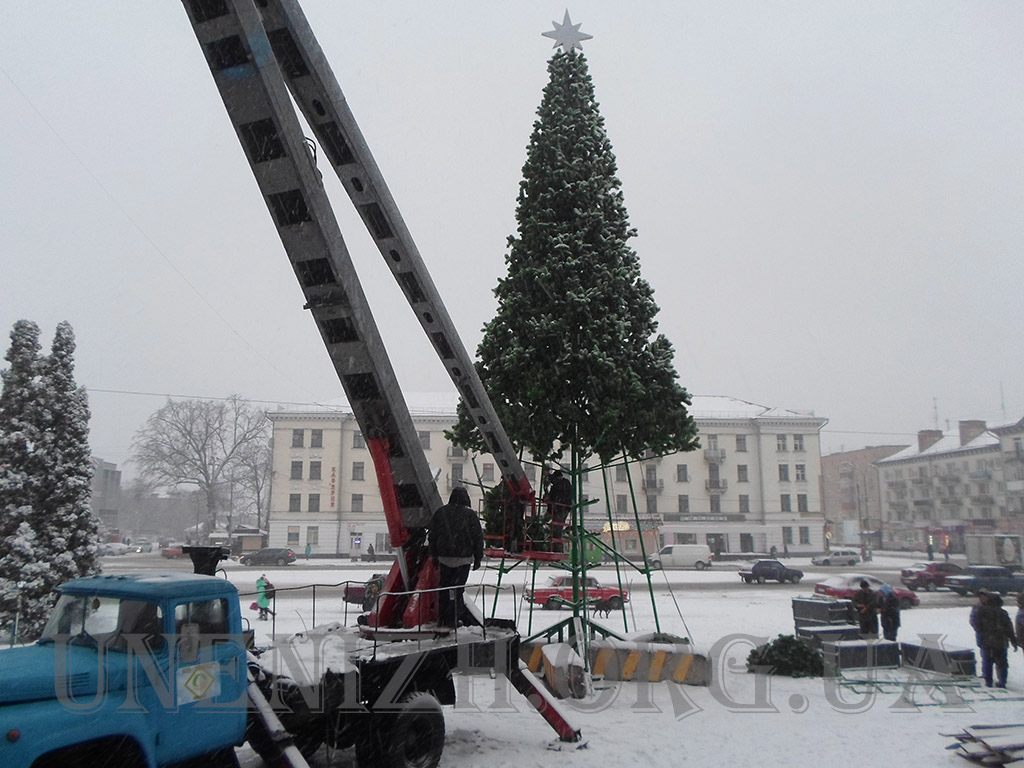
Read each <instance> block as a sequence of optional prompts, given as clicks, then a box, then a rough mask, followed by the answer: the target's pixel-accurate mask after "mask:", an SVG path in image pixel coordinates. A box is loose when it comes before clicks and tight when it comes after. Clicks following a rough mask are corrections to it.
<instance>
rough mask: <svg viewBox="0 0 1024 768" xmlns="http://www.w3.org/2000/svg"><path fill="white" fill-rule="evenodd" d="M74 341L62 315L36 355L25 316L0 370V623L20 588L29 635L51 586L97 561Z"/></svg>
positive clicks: (8, 617) (35, 332)
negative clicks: (48, 343)
mask: <svg viewBox="0 0 1024 768" xmlns="http://www.w3.org/2000/svg"><path fill="white" fill-rule="evenodd" d="M74 350H75V342H74V333H73V332H72V330H71V326H70V325H68V324H67V323H61V324H60V325H58V327H57V332H56V334H55V335H54V340H53V346H52V349H51V354H50V355H49V356H47V357H45V358H44V357H42V356H40V346H39V328H38V326H37V325H36V324H35V323H32V322H30V321H27V320H20V321H18V322H17V323H15V325H14V328H13V330H12V331H11V346H10V349H9V350H8V352H7V355H6V356H5V359H6V360H7V361H8V363H10V367H9V368H7V369H5V370H4V371H3V372H2V374H0V376H2V380H3V388H2V390H0V626H3V627H4V628H5V629H10V627H11V625H12V624H13V618H14V611H15V610H16V609H17V607H18V604H19V603H18V600H17V595H18V594H20V595H21V602H20V605H21V610H22V621H21V622H20V626H19V635H20V636H21V637H22V638H24V639H31V638H32V637H33V635H34V634H37V633H38V631H39V630H40V629H41V628H42V623H41V621H42V620H41V618H40V617H45V614H46V613H47V612H48V611H49V608H50V606H51V605H52V604H53V599H54V597H55V594H54V587H56V586H57V585H58V584H60V583H62V582H64V581H67V580H68V579H71V578H75V577H76V576H81V575H85V574H88V573H94V572H95V571H96V570H97V566H96V539H97V524H96V520H95V518H94V517H93V515H92V513H91V510H90V505H89V501H90V493H91V489H90V480H91V478H92V463H91V461H90V456H89V444H88V428H89V427H88V422H89V410H88V406H87V403H86V398H85V392H84V390H82V389H81V388H79V387H77V386H76V385H75V381H74ZM30 562H31V563H34V565H33V567H32V568H27V566H26V564H27V563H30Z"/></svg>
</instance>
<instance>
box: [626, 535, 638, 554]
mask: <svg viewBox="0 0 1024 768" xmlns="http://www.w3.org/2000/svg"><path fill="white" fill-rule="evenodd" d="M638 544H639V542H638V540H637V539H634V538H628V539H626V540H625V541H623V542H622V548H623V550H624V551H626V552H637V551H638V550H639V546H638Z"/></svg>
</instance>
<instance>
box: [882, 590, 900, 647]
mask: <svg viewBox="0 0 1024 768" xmlns="http://www.w3.org/2000/svg"><path fill="white" fill-rule="evenodd" d="M878 615H879V617H880V618H881V620H882V637H884V638H885V639H886V640H893V641H895V640H896V633H897V632H898V631H899V628H900V599H899V598H898V597H896V593H895V592H894V591H893V589H892V587H890V586H889V585H888V584H883V585H882V587H881V589H879V590H878Z"/></svg>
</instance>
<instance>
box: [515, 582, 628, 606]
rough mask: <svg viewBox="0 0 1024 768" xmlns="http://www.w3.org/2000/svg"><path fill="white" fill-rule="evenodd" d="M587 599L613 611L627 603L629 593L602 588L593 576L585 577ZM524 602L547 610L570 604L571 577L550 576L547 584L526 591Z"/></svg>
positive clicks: (612, 588)
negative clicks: (530, 602) (535, 604)
mask: <svg viewBox="0 0 1024 768" xmlns="http://www.w3.org/2000/svg"><path fill="white" fill-rule="evenodd" d="M586 586H587V599H588V600H590V601H592V602H601V603H603V604H605V605H606V606H607V607H608V608H610V609H611V610H613V611H617V610H619V609H620V608H622V604H623V603H628V602H629V592H627V591H625V590H620V589H619V588H618V587H602V586H601V585H600V584H598V583H597V579H595V578H594V577H593V576H587V582H586ZM523 599H524V600H531V601H532V602H534V603H537V604H538V605H543V606H544V608H545V609H547V610H555V609H557V608H560V607H561V606H562V605H563V604H564V602H572V576H552V577H550V578H549V579H548V583H547V584H545V585H544V586H543V587H537V589H535V590H529V589H528V590H526V592H525V593H524V595H523Z"/></svg>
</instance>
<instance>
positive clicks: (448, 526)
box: [430, 486, 484, 629]
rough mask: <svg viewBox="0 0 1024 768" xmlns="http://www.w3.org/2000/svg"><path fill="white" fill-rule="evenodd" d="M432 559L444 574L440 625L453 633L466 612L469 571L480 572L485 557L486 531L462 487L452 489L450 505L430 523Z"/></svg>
mask: <svg viewBox="0 0 1024 768" xmlns="http://www.w3.org/2000/svg"><path fill="white" fill-rule="evenodd" d="M430 556H431V557H432V558H434V561H435V562H436V563H437V564H438V567H439V568H440V574H441V579H440V583H439V584H438V586H440V587H441V591H440V592H439V593H438V618H437V623H438V624H439V625H441V626H445V627H452V628H453V629H454V628H455V626H457V623H458V620H459V617H460V616H462V611H463V609H464V603H463V596H462V593H463V592H464V591H465V590H464V587H465V584H466V580H467V579H468V578H469V568H470V566H472V567H473V570H474V571H475V570H476V569H477V568H479V567H480V561H481V560H482V559H483V556H484V533H483V529H481V527H480V520H479V519H478V518H477V516H476V512H474V511H473V509H472V507H471V506H470V501H469V491H467V490H466V489H465V488H463V487H461V486H460V487H458V488H453V489H452V494H451V496H449V497H448V503H447V504H445V505H444V506H443V507H441V508H440V509H438V510H437V511H436V512H435V513H434V516H433V517H432V518H431V520H430Z"/></svg>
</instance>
